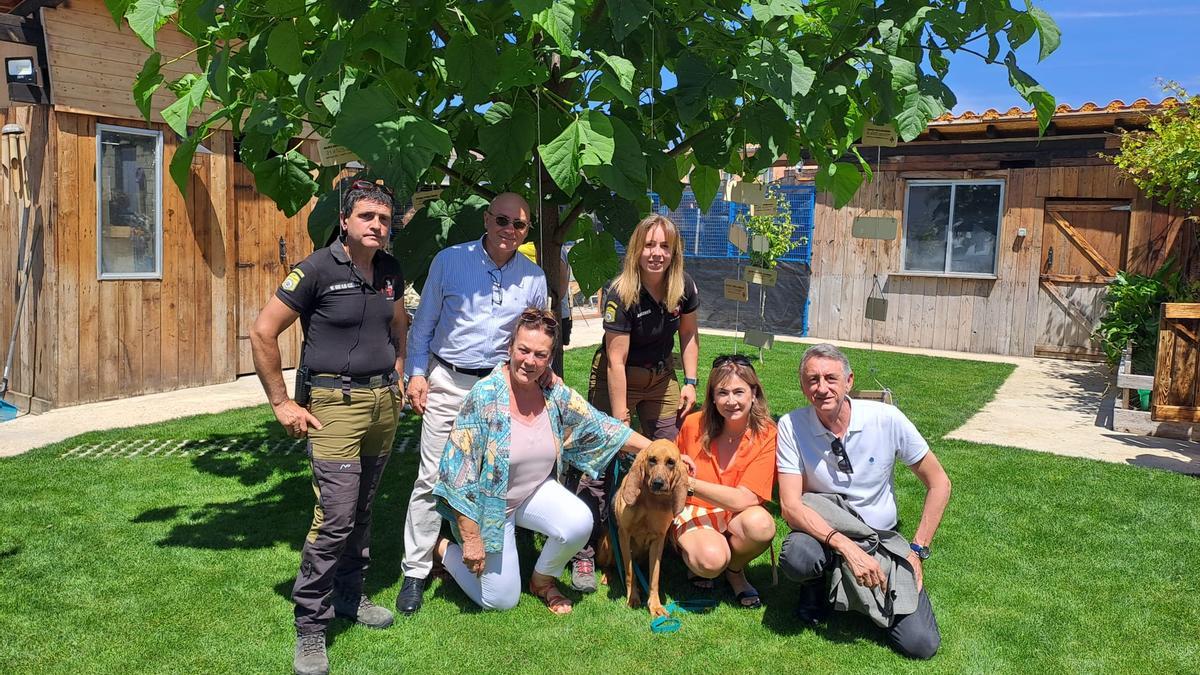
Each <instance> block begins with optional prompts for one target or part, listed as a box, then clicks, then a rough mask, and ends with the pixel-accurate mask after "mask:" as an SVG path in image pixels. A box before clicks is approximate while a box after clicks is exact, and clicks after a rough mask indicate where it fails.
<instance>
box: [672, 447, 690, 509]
mask: <svg viewBox="0 0 1200 675" xmlns="http://www.w3.org/2000/svg"><path fill="white" fill-rule="evenodd" d="M687 487H688V470H687V466H686V465H685V464H684V463H683V462H682V461H679V460H676V461H675V470H674V471H672V472H671V513H672V515H679V512H680V511H683V507H684V506H686V505H687V497H688V494H687Z"/></svg>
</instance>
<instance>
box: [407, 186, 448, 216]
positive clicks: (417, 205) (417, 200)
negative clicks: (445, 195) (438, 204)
mask: <svg viewBox="0 0 1200 675" xmlns="http://www.w3.org/2000/svg"><path fill="white" fill-rule="evenodd" d="M441 196H442V188H436V189H434V190H421V191H420V192H417V193H415V194H413V196H412V202H413V210H414V211H420V210H421V208H422V207H424V206H425V205H426V204H428V203H429V202H432V201H435V200H437V199H438V198H439V197H441Z"/></svg>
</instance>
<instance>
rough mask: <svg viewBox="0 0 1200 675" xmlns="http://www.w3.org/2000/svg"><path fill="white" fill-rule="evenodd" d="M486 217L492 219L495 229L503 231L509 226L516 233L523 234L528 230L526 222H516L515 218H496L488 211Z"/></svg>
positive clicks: (496, 216)
mask: <svg viewBox="0 0 1200 675" xmlns="http://www.w3.org/2000/svg"><path fill="white" fill-rule="evenodd" d="M488 215H489V216H491V217H492V221H493V222H495V223H496V227H498V228H500V229H504V228H506V227H508V226H510V225H511V226H512V228H513V229H514V230H516V231H517V232H524V231H525V230H528V229H529V222H528V221H525V220H517V219H516V218H509V217H508V216H498V215H496V214H494V213H492V212H491V211H488Z"/></svg>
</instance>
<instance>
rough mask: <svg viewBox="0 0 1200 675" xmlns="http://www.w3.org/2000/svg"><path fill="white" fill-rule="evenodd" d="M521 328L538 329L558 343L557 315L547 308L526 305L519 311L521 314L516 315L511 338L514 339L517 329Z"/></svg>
mask: <svg viewBox="0 0 1200 675" xmlns="http://www.w3.org/2000/svg"><path fill="white" fill-rule="evenodd" d="M522 328H524V329H525V330H536V331H540V332H542V333H543V334H545V335H548V336H550V338H551V339H553V340H554V343H555V344H558V317H556V316H554V312H551V311H550V310H548V309H542V308H540V307H528V308H526V309H525V311H523V312H521V316H519V317H517V325H516V326H514V327H513V340H516V338H517V331H518V330H521V329H522Z"/></svg>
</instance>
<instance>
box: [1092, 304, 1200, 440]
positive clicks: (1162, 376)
mask: <svg viewBox="0 0 1200 675" xmlns="http://www.w3.org/2000/svg"><path fill="white" fill-rule="evenodd" d="M1178 319H1200V304H1182V303H1168V304H1164V305H1163V306H1162V319H1161V322H1160V328H1159V350H1158V357H1157V359H1156V362H1155V366H1154V371H1155V374H1154V375H1134V374H1133V372H1132V366H1131V358H1130V349H1126V350H1125V353H1124V354H1123V355H1122V357H1121V363H1120V365H1119V366H1118V367H1117V387H1118V388H1119V389H1120V396H1118V397H1117V401H1116V404H1115V405H1114V406H1113V420H1112V428H1113V431H1120V432H1124V433H1130V434H1137V435H1139V436H1160V437H1164V438H1178V439H1182V440H1188V441H1200V424H1198V423H1195V422H1193V421H1192V419H1194V417H1193V415H1194V414H1195V413H1194V411H1190V410H1189V409H1188V408H1187V407H1186V406H1180V405H1177V404H1178V403H1180V402H1179V401H1174V400H1173V398H1178V395H1177V394H1178V393H1179V392H1180V391H1182V389H1184V388H1186V387H1183V386H1182V385H1183V384H1184V381H1185V380H1186V382H1193V384H1192V386H1191V389H1190V390H1189V391H1191V392H1192V394H1191V396H1192V399H1191V400H1190V401H1189V402H1190V403H1191V404H1194V403H1195V396H1196V390H1195V384H1194V380H1192V379H1191V378H1194V377H1195V374H1196V370H1197V356H1196V353H1195V350H1194V349H1187V348H1186V347H1187V343H1185V342H1184V340H1182V339H1177V338H1179V337H1180V336H1178V335H1176V333H1180V332H1181V331H1182V332H1183V337H1184V338H1186V337H1191V338H1192V340H1191V342H1192V343H1193V344H1194V343H1195V332H1194V331H1193V332H1191V333H1190V335H1189V334H1188V330H1187V329H1188V327H1187V326H1186V325H1185V326H1182V327H1180V326H1172V325H1171V324H1172V323H1177V322H1178ZM1137 389H1149V390H1150V391H1151V392H1152V393H1151V401H1152V405H1151V408H1152V409H1155V410H1156V411H1157V412H1158V413H1159V414H1158V415H1154V414H1152V413H1151V411H1149V410H1133V409H1131V408H1130V406H1129V398H1130V390H1137ZM1171 403H1176V405H1171ZM1164 411H1165V412H1167V413H1168V414H1167V416H1166V418H1164V416H1163V415H1162V413H1163V412H1164ZM1184 412H1187V415H1184V414H1182V413H1184ZM1155 418H1158V419H1155Z"/></svg>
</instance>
